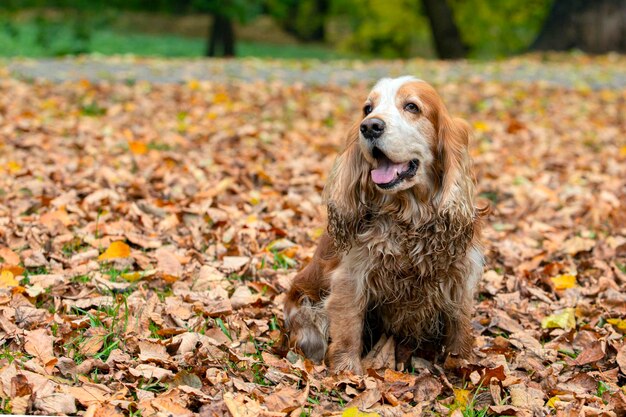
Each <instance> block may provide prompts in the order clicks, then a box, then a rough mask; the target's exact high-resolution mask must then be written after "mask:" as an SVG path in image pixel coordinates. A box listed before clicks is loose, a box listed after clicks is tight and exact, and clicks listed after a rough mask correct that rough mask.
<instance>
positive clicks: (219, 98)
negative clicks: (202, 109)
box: [213, 93, 228, 104]
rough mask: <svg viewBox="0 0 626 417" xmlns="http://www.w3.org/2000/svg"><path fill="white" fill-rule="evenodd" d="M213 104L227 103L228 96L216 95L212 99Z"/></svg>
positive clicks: (223, 94)
mask: <svg viewBox="0 0 626 417" xmlns="http://www.w3.org/2000/svg"><path fill="white" fill-rule="evenodd" d="M213 102H214V103H216V104H219V103H226V102H228V95H227V94H226V93H217V94H216V95H215V96H214V97H213Z"/></svg>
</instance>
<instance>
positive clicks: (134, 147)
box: [128, 140, 148, 155]
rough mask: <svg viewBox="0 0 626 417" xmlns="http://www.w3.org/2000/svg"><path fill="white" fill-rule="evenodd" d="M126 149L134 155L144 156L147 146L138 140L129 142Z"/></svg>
mask: <svg viewBox="0 0 626 417" xmlns="http://www.w3.org/2000/svg"><path fill="white" fill-rule="evenodd" d="M128 148H129V149H130V151H131V152H132V153H134V154H135V155H144V154H146V153H148V146H147V145H146V144H145V143H143V142H140V141H138V140H129V141H128Z"/></svg>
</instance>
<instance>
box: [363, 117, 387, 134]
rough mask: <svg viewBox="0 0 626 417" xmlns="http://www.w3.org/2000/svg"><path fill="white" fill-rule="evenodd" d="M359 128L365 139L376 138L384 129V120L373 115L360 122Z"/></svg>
mask: <svg viewBox="0 0 626 417" xmlns="http://www.w3.org/2000/svg"><path fill="white" fill-rule="evenodd" d="M360 130H361V133H362V134H363V136H364V137H365V138H366V139H370V140H374V139H378V138H379V137H380V135H382V134H383V132H384V131H385V122H383V121H382V120H380V119H377V118H375V117H371V118H369V119H365V120H363V122H361V128H360Z"/></svg>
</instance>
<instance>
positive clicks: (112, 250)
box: [98, 241, 130, 261]
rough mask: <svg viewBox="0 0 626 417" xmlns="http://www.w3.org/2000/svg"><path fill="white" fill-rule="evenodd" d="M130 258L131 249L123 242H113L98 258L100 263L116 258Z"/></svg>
mask: <svg viewBox="0 0 626 417" xmlns="http://www.w3.org/2000/svg"><path fill="white" fill-rule="evenodd" d="M129 256H130V247H129V246H128V245H127V244H126V243H124V242H121V241H117V242H113V243H111V245H109V247H108V248H107V250H105V251H104V253H103V254H102V255H100V256H99V257H98V260H99V261H104V260H108V259H114V258H128V257H129Z"/></svg>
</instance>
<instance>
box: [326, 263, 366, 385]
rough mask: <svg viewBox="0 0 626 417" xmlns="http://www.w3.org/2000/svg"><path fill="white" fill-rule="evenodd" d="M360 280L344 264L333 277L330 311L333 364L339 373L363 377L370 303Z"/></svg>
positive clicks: (330, 355)
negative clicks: (365, 337) (363, 292)
mask: <svg viewBox="0 0 626 417" xmlns="http://www.w3.org/2000/svg"><path fill="white" fill-rule="evenodd" d="M359 279H360V277H355V276H354V275H353V272H352V271H348V270H346V268H344V267H343V266H342V265H340V266H339V267H338V268H337V269H336V270H335V271H334V272H333V274H332V276H331V289H330V295H329V297H328V299H327V301H326V310H327V311H328V317H329V319H330V339H331V344H330V349H329V352H328V353H329V361H330V366H331V369H332V370H333V371H335V372H340V371H351V372H353V373H355V374H362V373H363V368H362V366H361V353H362V351H363V340H362V338H363V324H364V321H365V313H366V310H367V309H366V302H365V297H364V294H362V291H360V290H359V288H358V284H359Z"/></svg>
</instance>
